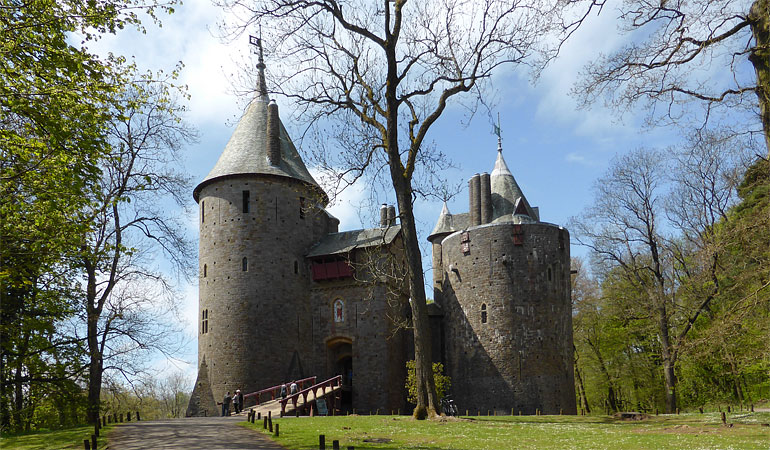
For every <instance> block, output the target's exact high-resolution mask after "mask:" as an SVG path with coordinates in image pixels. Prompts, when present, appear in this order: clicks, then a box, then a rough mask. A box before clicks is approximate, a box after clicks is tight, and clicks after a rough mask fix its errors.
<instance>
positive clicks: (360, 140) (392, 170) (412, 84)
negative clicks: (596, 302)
mask: <svg viewBox="0 0 770 450" xmlns="http://www.w3.org/2000/svg"><path fill="white" fill-rule="evenodd" d="M219 3H220V4H222V5H223V6H225V7H227V8H231V9H232V10H234V11H236V12H237V13H238V14H239V17H240V18H241V19H242V22H241V23H240V24H239V25H240V27H236V28H235V30H234V35H238V34H239V33H241V32H243V30H244V29H245V28H246V27H250V26H251V25H252V24H255V23H259V24H260V26H261V27H262V30H264V31H266V32H267V33H268V34H269V35H270V39H271V40H272V41H273V42H274V43H275V47H276V48H275V53H276V56H278V57H279V58H280V59H281V60H283V61H284V62H286V65H285V67H288V68H290V71H291V72H290V73H286V74H284V75H283V76H279V77H278V80H277V82H276V83H275V89H276V90H277V92H278V93H279V94H282V95H285V96H287V97H288V98H289V99H291V100H293V101H295V102H296V103H297V104H298V106H299V108H300V110H301V113H302V114H303V115H304V117H305V118H306V119H307V120H308V121H309V122H310V127H311V128H313V127H321V128H326V129H328V130H329V131H330V132H329V135H331V136H334V138H335V139H336V143H337V144H339V145H340V146H341V148H342V151H341V152H340V151H338V150H336V149H335V150H334V151H330V150H328V149H324V148H321V152H320V153H322V154H323V156H322V157H321V158H320V160H321V163H322V164H321V165H322V166H323V168H329V169H332V172H333V175H331V178H333V179H334V180H337V181H338V182H339V183H341V184H343V185H346V184H349V183H353V182H354V181H356V180H357V179H359V178H361V177H365V176H369V177H370V179H381V178H380V177H382V179H386V180H387V184H389V185H390V186H391V187H392V189H393V192H394V194H395V197H396V202H397V204H398V211H399V219H400V222H401V227H402V228H401V230H402V231H401V232H402V235H403V240H404V254H405V259H406V266H407V270H408V278H409V290H410V292H409V294H410V298H411V302H410V305H411V308H412V331H413V335H414V349H415V359H416V376H417V394H418V395H417V400H418V401H417V407H416V408H415V411H414V415H415V417H427V416H432V415H435V414H436V410H437V407H438V399H437V397H436V392H435V386H434V382H433V377H432V376H431V375H430V374H431V372H432V371H431V355H430V338H429V332H430V331H429V327H428V317H427V309H426V306H425V305H426V301H425V282H424V277H423V271H422V260H421V254H420V245H419V240H418V236H417V231H416V224H415V219H414V211H413V205H414V201H415V198H416V197H417V196H419V195H421V194H424V193H426V192H429V191H427V190H421V189H420V185H419V183H418V182H417V181H415V180H419V179H420V175H424V176H425V177H426V179H431V175H430V174H433V173H435V172H434V170H435V169H436V168H441V167H442V161H443V159H444V158H443V155H441V154H440V153H437V152H435V151H434V149H433V148H432V146H431V145H429V141H428V135H429V131H430V129H431V127H432V126H433V125H434V124H435V123H436V122H437V121H438V120H439V118H440V117H441V116H442V114H443V113H444V111H445V110H446V108H447V106H448V105H449V104H450V103H451V102H453V101H458V100H457V99H459V98H462V97H467V98H466V100H470V101H469V102H468V105H467V106H468V107H469V108H470V110H471V111H473V110H474V109H475V107H476V105H477V104H478V101H479V100H480V98H481V97H480V93H481V90H482V89H483V87H484V86H485V85H486V84H487V82H488V80H489V79H490V77H491V76H492V74H493V73H494V72H495V71H496V70H497V69H499V68H502V66H505V65H510V66H525V67H529V68H533V69H534V71H535V73H537V71H538V70H539V69H540V68H541V67H542V65H543V64H544V62H546V61H548V60H549V59H551V58H553V57H554V56H555V55H556V54H557V53H558V48H559V46H560V44H561V43H562V42H563V41H564V39H566V38H567V37H568V36H569V35H570V34H571V33H572V32H573V31H574V30H575V28H576V27H577V26H578V25H579V24H580V23H581V22H582V18H583V17H585V16H584V15H585V14H587V13H588V11H590V8H591V7H592V6H593V2H590V1H586V2H582V1H571V2H562V1H558V0H536V1H531V2H527V3H526V4H523V3H520V2H516V1H500V0H484V1H475V0H474V1H469V0H450V1H443V0H441V1H418V2H413V1H408V0H395V1H390V0H380V1H378V2H371V1H362V0H356V1H344V2H343V1H337V0H324V1H306V0H265V1H241V0H221V1H220V2H219ZM573 7H574V8H573ZM580 8H583V9H582V10H581V9H580ZM320 134H325V133H320ZM415 175H417V177H415ZM372 184H373V183H372Z"/></svg>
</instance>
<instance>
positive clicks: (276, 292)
mask: <svg viewBox="0 0 770 450" xmlns="http://www.w3.org/2000/svg"><path fill="white" fill-rule="evenodd" d="M257 68H258V70H259V72H258V83H259V85H258V89H257V92H256V95H255V97H254V98H253V99H252V101H251V102H250V104H249V105H248V107H247V108H246V111H245V112H244V114H243V116H242V117H241V119H240V121H239V123H238V125H237V126H236V128H235V131H234V132H233V135H232V137H231V138H230V141H229V142H228V143H227V145H226V146H225V149H224V151H223V152H222V154H221V156H220V157H219V160H218V161H217V163H216V165H215V166H214V168H213V169H212V170H211V172H210V173H209V174H208V176H206V178H205V179H204V180H203V181H202V182H201V183H200V184H198V186H197V187H195V189H194V191H193V196H194V198H195V200H196V202H198V206H199V211H200V215H199V226H200V238H199V239H200V242H199V270H200V273H199V329H198V366H199V367H198V379H197V381H196V384H195V388H194V391H193V394H192V397H191V400H190V404H189V406H188V410H187V415H188V416H197V415H218V409H217V405H216V402H217V401H220V402H221V401H222V398H223V397H224V394H225V393H226V392H228V391H229V392H234V391H235V390H236V389H241V391H242V392H244V393H249V392H255V391H258V390H260V389H264V388H267V387H270V386H274V385H276V384H280V383H282V382H286V381H290V380H292V379H299V378H304V377H308V376H314V375H315V376H318V377H319V381H321V380H323V379H326V378H329V377H332V376H334V375H338V374H343V375H345V378H344V385H343V394H342V397H343V398H342V400H343V405H344V406H347V407H350V408H352V406H353V405H354V404H355V405H356V407H358V408H359V409H360V410H364V409H366V408H371V409H372V410H374V409H376V408H381V409H397V408H403V407H404V399H403V396H402V395H400V394H401V390H402V389H403V385H404V378H405V368H404V361H405V360H406V352H407V350H408V349H407V346H406V341H405V339H404V337H403V335H404V332H403V331H398V330H397V329H396V328H395V326H394V324H393V323H391V319H392V318H394V317H399V316H401V315H403V312H402V311H401V309H402V308H400V307H398V305H406V304H407V303H406V302H407V298H406V297H404V296H403V295H400V294H398V293H394V292H392V290H389V289H384V288H383V287H382V286H379V285H381V284H382V283H377V282H376V280H375V281H374V282H372V281H371V280H369V281H366V280H367V278H370V277H367V275H366V266H365V264H364V262H365V260H367V259H370V258H371V257H372V254H377V252H379V251H384V249H386V248H388V247H390V246H393V245H395V243H396V242H399V239H400V226H399V225H397V224H396V220H395V209H394V208H393V207H392V206H391V207H389V208H388V207H386V208H385V215H384V218H383V221H382V222H381V223H380V227H378V228H373V229H365V230H354V231H349V232H344V233H338V232H337V231H338V225H339V220H338V219H336V218H334V217H332V216H331V215H330V214H329V213H328V212H326V210H325V209H324V207H325V206H326V204H327V203H328V197H327V195H326V193H325V192H324V191H323V190H322V189H321V188H320V187H319V186H318V184H317V183H316V181H315V180H314V179H313V177H312V176H311V175H310V173H309V172H308V170H307V168H306V167H305V164H304V163H303V161H302V159H301V158H300V156H299V153H298V152H297V150H296V148H295V147H294V144H293V143H292V141H291V139H290V138H289V135H288V134H287V132H286V129H285V128H284V126H283V124H282V122H281V120H280V118H279V115H278V106H277V104H276V103H275V102H274V101H271V100H270V99H269V97H268V94H267V89H266V87H265V74H264V70H265V65H264V63H263V62H262V58H261V55H260V62H259V64H258V66H257ZM357 266H361V267H358V268H357ZM394 296H395V297H396V298H395V299H394V298H391V297H394ZM394 305H395V310H394ZM381 361H392V362H394V364H390V365H389V366H387V367H384V368H383V367H381V364H380V362H381ZM354 369H355V374H356V382H355V383H353V381H352V380H353V370H354ZM354 402H355V403H354ZM247 404H248V403H247Z"/></svg>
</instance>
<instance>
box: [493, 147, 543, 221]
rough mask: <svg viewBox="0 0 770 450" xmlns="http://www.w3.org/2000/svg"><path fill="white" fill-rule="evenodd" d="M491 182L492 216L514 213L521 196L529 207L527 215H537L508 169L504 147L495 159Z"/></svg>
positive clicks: (499, 149)
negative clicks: (504, 156)
mask: <svg viewBox="0 0 770 450" xmlns="http://www.w3.org/2000/svg"><path fill="white" fill-rule="evenodd" d="M490 182H491V183H490V184H491V185H492V217H493V219H497V218H498V217H502V216H507V215H510V214H513V213H514V207H515V205H516V203H517V202H518V201H519V199H520V198H523V199H524V204H525V205H526V208H527V215H529V216H530V217H535V214H534V212H533V211H532V208H530V206H529V202H527V199H526V198H525V197H524V193H523V192H522V191H521V188H520V187H519V184H518V183H516V179H514V178H513V174H512V173H511V171H510V169H508V164H506V163H505V158H503V151H502V148H500V147H498V149H497V161H495V168H494V170H492V174H491V175H490Z"/></svg>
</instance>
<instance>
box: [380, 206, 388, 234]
mask: <svg viewBox="0 0 770 450" xmlns="http://www.w3.org/2000/svg"><path fill="white" fill-rule="evenodd" d="M387 226H388V205H386V204H385V203H383V204H382V206H380V228H385V227H387Z"/></svg>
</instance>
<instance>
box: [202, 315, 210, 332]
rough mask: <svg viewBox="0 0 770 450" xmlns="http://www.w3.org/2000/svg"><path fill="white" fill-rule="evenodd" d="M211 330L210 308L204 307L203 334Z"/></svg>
mask: <svg viewBox="0 0 770 450" xmlns="http://www.w3.org/2000/svg"><path fill="white" fill-rule="evenodd" d="M208 332H209V310H208V309H204V310H203V311H201V334H206V333H208Z"/></svg>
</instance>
